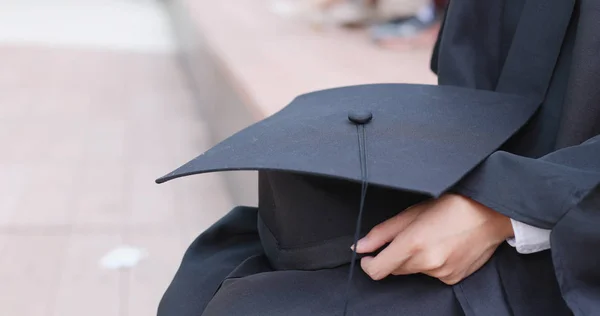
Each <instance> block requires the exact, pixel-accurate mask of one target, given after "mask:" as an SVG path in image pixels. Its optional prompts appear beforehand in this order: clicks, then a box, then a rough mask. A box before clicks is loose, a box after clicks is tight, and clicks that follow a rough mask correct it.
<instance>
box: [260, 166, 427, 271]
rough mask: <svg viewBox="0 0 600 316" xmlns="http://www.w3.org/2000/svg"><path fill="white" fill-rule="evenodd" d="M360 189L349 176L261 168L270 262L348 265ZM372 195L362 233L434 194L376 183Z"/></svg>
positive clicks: (303, 265)
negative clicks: (392, 187)
mask: <svg viewBox="0 0 600 316" xmlns="http://www.w3.org/2000/svg"><path fill="white" fill-rule="evenodd" d="M360 190H361V185H360V184H359V183H354V182H349V181H344V180H338V179H330V178H322V177H314V176H307V175H298V174H292V173H287V172H276V171H260V172H259V219H260V220H259V234H260V236H261V241H262V243H263V247H264V249H265V253H266V255H267V257H268V258H269V260H270V262H271V264H272V265H273V266H274V267H276V268H277V269H303V270H315V269H323V268H332V267H336V266H340V265H342V264H346V263H349V262H350V258H351V254H352V252H351V251H350V248H349V245H351V244H352V243H353V240H352V239H353V238H352V237H353V233H354V230H355V225H356V217H357V216H358V211H359V209H358V207H357V205H359V203H360ZM368 194H369V198H368V199H366V201H365V207H364V215H363V219H362V235H364V234H366V233H367V232H368V231H369V230H371V228H373V227H374V226H375V225H377V224H378V223H381V222H382V221H384V220H386V219H388V218H390V217H392V216H394V215H396V214H398V212H399V211H400V210H404V209H406V208H407V207H409V206H411V205H413V204H416V203H418V202H421V201H424V200H425V199H428V198H429V197H428V196H426V195H422V194H416V193H410V192H403V191H398V190H392V189H386V188H381V187H375V186H371V187H370V188H369V191H368Z"/></svg>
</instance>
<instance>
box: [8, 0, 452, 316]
mask: <svg viewBox="0 0 600 316" xmlns="http://www.w3.org/2000/svg"><path fill="white" fill-rule="evenodd" d="M443 6H444V3H443V1H427V0H375V1H374V0H364V1H363V0H278V1H277V0H273V1H267V0H218V1H208V0H194V1H192V0H162V1H161V0H14V1H11V0H0V315H2V316H13V315H14V316H29V315H32V316H33V315H35V316H37V315H54V316H71V315H78V316H79V315H86V316H94V315H103V316H106V315H118V316H126V315H127V316H137V315H155V314H156V307H157V304H158V302H159V300H160V298H161V296H162V293H163V292H164V290H165V289H166V287H167V286H168V284H169V282H170V280H171V278H172V277H173V274H174V273H175V271H176V270H177V268H178V265H179V262H180V260H181V257H182V256H183V253H184V251H185V249H186V247H187V246H188V245H189V243H190V242H191V241H192V240H193V239H194V238H195V237H196V236H197V235H198V234H199V233H200V232H202V231H203V230H204V229H206V228H207V227H208V226H209V225H210V224H212V223H213V222H214V221H216V220H217V219H218V218H219V217H221V216H222V215H223V214H225V213H226V212H227V211H229V210H230V209H231V207H232V206H234V205H238V204H244V205H256V174H255V173H252V172H243V173H242V172H239V173H227V174H209V175H201V176H195V177H188V178H185V179H179V180H177V181H172V182H169V183H167V184H164V185H160V186H159V185H156V184H154V179H155V178H157V177H159V176H161V175H163V174H166V173H167V172H170V171H171V170H172V169H174V168H176V167H178V166H179V165H181V164H183V163H185V162H187V161H188V160H190V159H192V158H193V157H195V156H196V155H198V154H200V153H202V152H203V151H204V150H206V149H208V148H209V147H210V146H211V145H213V144H215V143H216V142H218V141H220V140H222V139H224V138H225V137H227V136H229V135H231V134H232V133H234V132H236V131H238V130H240V129H242V128H244V127H246V126H248V125H249V124H252V123H253V122H256V121H257V120H260V119H262V118H264V117H266V116H268V115H270V114H273V113H274V112H276V111H278V110H279V109H281V108H282V107H284V106H285V105H286V104H287V103H288V102H290V101H291V100H292V99H293V98H294V97H295V96H296V95H298V94H301V93H305V92H310V91H312V90H316V89H325V88H330V87H336V86H343V85H351V84H361V83H376V82H414V83H435V76H434V75H433V74H432V73H431V71H430V70H429V57H430V54H431V50H432V47H433V44H434V41H435V36H436V34H437V30H438V24H439V20H440V11H441V10H442V9H443Z"/></svg>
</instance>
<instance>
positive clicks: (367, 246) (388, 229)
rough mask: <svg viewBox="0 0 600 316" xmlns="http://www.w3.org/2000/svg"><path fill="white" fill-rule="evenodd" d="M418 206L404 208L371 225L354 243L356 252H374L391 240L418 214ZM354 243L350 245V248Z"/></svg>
mask: <svg viewBox="0 0 600 316" xmlns="http://www.w3.org/2000/svg"><path fill="white" fill-rule="evenodd" d="M418 209H419V207H418V206H415V207H411V208H408V209H406V210H405V211H404V212H401V213H400V214H398V215H396V216H394V217H392V218H390V219H388V220H386V221H385V222H382V223H381V224H379V225H377V226H375V227H373V229H371V231H370V232H369V233H368V234H367V235H366V236H365V237H364V238H362V239H360V240H359V241H358V243H357V244H356V252H357V253H369V252H374V251H376V250H377V249H379V248H381V247H383V245H385V244H386V243H389V242H391V241H392V240H394V238H395V237H396V236H397V235H398V234H399V233H400V232H402V231H403V230H404V229H405V228H406V227H408V225H410V223H412V221H413V220H414V218H415V217H416V215H417V214H418ZM353 247H354V245H353V246H352V249H354V248H353Z"/></svg>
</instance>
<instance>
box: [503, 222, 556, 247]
mask: <svg viewBox="0 0 600 316" xmlns="http://www.w3.org/2000/svg"><path fill="white" fill-rule="evenodd" d="M510 221H511V223H512V227H513V231H514V232H515V237H513V238H509V239H507V240H506V241H507V242H508V244H509V245H511V246H513V247H515V248H516V249H517V252H518V253H522V254H530V253H535V252H540V251H544V250H547V249H550V230H547V229H542V228H537V227H534V226H530V225H527V224H525V223H521V222H519V221H515V220H513V219H511V220H510Z"/></svg>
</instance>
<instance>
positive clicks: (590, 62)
mask: <svg viewBox="0 0 600 316" xmlns="http://www.w3.org/2000/svg"><path fill="white" fill-rule="evenodd" d="M453 2H457V1H453ZM552 3H556V1H548V2H547V4H552ZM463 4H464V3H463ZM455 5H456V4H455ZM559 5H565V3H559ZM465 10H468V8H465ZM473 14H476V13H475V12H473ZM599 16H600V2H598V1H593V0H592V1H588V0H582V1H577V4H576V6H575V10H574V13H573V15H572V16H571V20H570V26H569V29H568V30H567V35H566V39H565V41H564V43H563V46H562V51H561V54H560V56H559V60H558V62H557V66H556V69H555V71H554V73H553V77H552V80H551V83H550V87H549V91H548V93H547V95H546V98H545V99H544V102H543V104H542V106H541V111H540V112H539V113H538V114H537V117H536V119H535V120H534V121H533V123H532V124H530V125H529V126H528V128H527V129H526V130H525V131H523V132H522V133H521V134H520V135H519V137H518V138H517V139H513V142H512V143H511V144H509V145H511V146H507V147H508V148H505V149H506V150H501V151H498V152H496V153H494V154H492V155H491V156H490V157H489V158H487V159H486V161H485V162H484V163H483V164H481V165H480V166H479V167H478V168H477V169H475V170H474V171H473V172H471V173H470V174H469V175H468V176H467V177H466V178H465V179H463V181H462V182H461V183H460V184H459V185H458V186H456V187H455V191H456V192H458V193H462V194H464V195H467V196H470V197H471V198H473V199H475V200H477V201H479V202H481V203H483V204H485V205H488V206H490V207H492V208H494V209H496V210H497V211H499V212H502V213H504V214H505V215H507V216H509V217H512V218H514V219H517V220H519V221H523V222H525V223H528V224H531V225H534V226H537V227H541V228H547V229H552V235H551V245H552V249H551V250H550V251H545V252H543V253H541V254H536V255H526V256H523V255H516V254H515V253H514V252H510V251H504V252H498V253H496V255H495V256H497V257H499V260H498V262H499V263H498V270H499V272H500V275H501V278H502V282H503V284H504V287H505V288H506V295H507V298H508V301H509V302H510V305H511V307H512V309H513V312H514V314H515V315H568V314H571V313H573V314H575V315H596V314H600V311H599V309H600V281H599V280H600V270H598V269H597V268H594V267H598V263H599V262H600V253H599V252H597V251H594V249H597V248H598V247H599V246H600V241H599V239H600V236H599V234H600V230H598V229H597V227H600V221H599V217H598V212H599V211H600V202H599V200H598V196H599V193H598V184H599V183H600V158H599V157H600V141H598V139H599V137H600V135H599V134H600V89H599V88H598V85H597V84H596V83H597V82H598V80H599V79H600V77H599V76H600V59H599V58H598V56H600V36H598V32H597V30H598V29H600V19H599ZM523 17H526V16H525V15H523ZM563 18H564V17H563ZM551 21H552V23H548V21H546V22H545V21H537V23H539V25H540V27H541V28H546V27H555V25H554V22H555V19H554V18H553V19H551ZM563 21H564V20H563ZM532 22H535V21H528V23H529V24H531V23H532ZM454 23H460V21H458V20H454ZM549 24H552V26H550V25H549ZM449 29H450V30H451V29H452V28H451V27H450V28H449V27H448V26H447V25H446V27H445V30H444V33H447V32H451V31H449ZM443 36H445V35H443ZM511 45H515V43H511ZM439 53H440V54H457V55H459V54H460V53H461V50H460V49H454V48H453V45H452V43H450V44H449V45H447V46H445V47H440V48H439ZM491 62H492V63H493V61H491ZM439 75H440V76H443V75H444V73H442V72H439ZM465 76H472V77H476V76H478V74H469V73H468V72H467V74H466V75H465ZM440 82H447V83H449V84H452V83H454V84H457V85H461V84H462V82H463V81H460V80H453V79H452V75H451V74H450V75H449V76H448V77H446V78H445V79H444V78H440ZM592 227H595V229H592ZM476 295H477V294H476V293H473V294H472V296H476ZM558 297H562V299H558ZM532 298H534V299H533V301H535V302H539V303H537V304H534V303H532ZM551 303H552V304H551ZM566 303H568V309H570V311H566V309H567V307H566V305H564V304H566ZM561 304H562V305H563V306H562V307H561Z"/></svg>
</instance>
